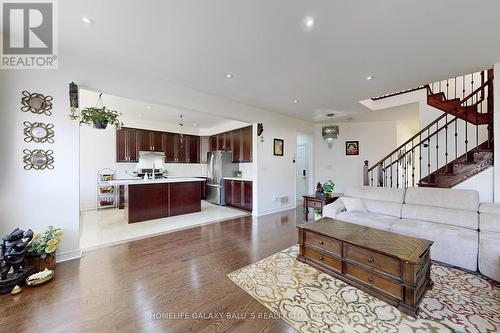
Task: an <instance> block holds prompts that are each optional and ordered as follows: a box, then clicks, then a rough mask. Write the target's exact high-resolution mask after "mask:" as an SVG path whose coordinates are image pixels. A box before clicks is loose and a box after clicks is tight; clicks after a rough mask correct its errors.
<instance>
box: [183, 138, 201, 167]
mask: <svg viewBox="0 0 500 333" xmlns="http://www.w3.org/2000/svg"><path fill="white" fill-rule="evenodd" d="M186 144H187V147H188V151H187V162H188V163H200V137H199V136H194V135H189V136H187V141H186Z"/></svg>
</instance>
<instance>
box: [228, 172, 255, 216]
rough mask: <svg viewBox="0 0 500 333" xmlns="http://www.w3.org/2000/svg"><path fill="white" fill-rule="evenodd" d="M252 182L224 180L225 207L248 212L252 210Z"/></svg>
mask: <svg viewBox="0 0 500 333" xmlns="http://www.w3.org/2000/svg"><path fill="white" fill-rule="evenodd" d="M252 187H253V186H252V182H251V181H244V180H225V181H224V190H225V192H226V205H227V206H232V207H236V208H240V209H244V210H248V211H250V212H251V211H252V209H253V197H252V196H253V193H252Z"/></svg>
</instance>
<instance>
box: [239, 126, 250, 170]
mask: <svg viewBox="0 0 500 333" xmlns="http://www.w3.org/2000/svg"><path fill="white" fill-rule="evenodd" d="M241 141H242V156H241V159H240V162H252V127H246V128H244V129H242V130H241Z"/></svg>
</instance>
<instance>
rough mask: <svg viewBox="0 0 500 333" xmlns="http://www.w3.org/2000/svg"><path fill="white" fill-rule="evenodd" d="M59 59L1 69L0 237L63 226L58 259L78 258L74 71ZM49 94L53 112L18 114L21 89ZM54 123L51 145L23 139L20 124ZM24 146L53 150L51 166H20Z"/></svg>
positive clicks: (21, 125) (77, 162)
mask: <svg viewBox="0 0 500 333" xmlns="http://www.w3.org/2000/svg"><path fill="white" fill-rule="evenodd" d="M65 65H66V64H65V63H64V62H61V63H60V68H61V69H60V70H34V71H31V70H1V71H0V72H1V73H0V142H2V144H1V146H0V156H2V157H1V162H2V163H1V164H0V165H1V170H0V221H1V223H0V235H2V236H3V235H4V234H6V233H8V232H10V231H12V229H13V228H14V227H20V228H22V229H28V228H31V229H33V230H36V231H43V230H44V229H45V228H46V227H47V226H49V225H54V226H56V227H60V228H62V231H63V233H64V235H63V239H62V241H61V244H60V246H59V249H58V258H57V259H58V260H59V261H60V260H66V259H70V258H75V257H79V256H80V254H81V252H80V249H79V220H78V167H79V154H78V133H79V130H78V123H77V122H75V121H71V120H70V119H69V118H68V116H67V115H68V113H69V95H68V84H69V83H70V82H71V81H72V80H74V78H75V74H74V73H73V72H72V71H71V70H70V69H69V68H68V67H67V66H65ZM23 90H27V91H29V92H30V93H33V92H37V93H41V94H44V95H50V96H52V97H53V98H54V100H53V110H52V112H53V114H52V116H46V115H36V114H33V113H25V112H21V111H20V109H21V92H22V91H23ZM24 121H30V122H44V123H52V124H54V130H55V143H54V144H36V143H25V142H24V141H23V139H24V135H23V122H24ZM23 149H52V150H53V151H54V161H55V162H54V166H55V168H54V169H53V170H43V171H42V170H40V171H36V170H29V171H28V170H24V169H23Z"/></svg>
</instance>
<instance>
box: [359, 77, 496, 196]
mask: <svg viewBox="0 0 500 333" xmlns="http://www.w3.org/2000/svg"><path fill="white" fill-rule="evenodd" d="M486 74H487V76H486ZM469 76H470V78H469ZM485 78H486V79H485ZM479 82H480V83H479ZM469 83H470V88H469ZM450 84H453V87H450ZM475 84H476V86H479V87H474V85H475ZM424 87H425V88H426V91H427V95H428V104H429V105H431V106H433V107H435V108H437V109H440V110H442V111H443V114H442V115H441V116H440V117H438V118H437V119H436V120H434V121H433V122H431V123H430V124H429V125H428V126H426V127H425V128H423V129H422V130H421V131H420V132H419V133H417V134H416V135H414V136H413V137H412V138H410V139H409V140H408V141H406V142H405V143H403V144H402V145H401V146H400V147H398V148H396V149H395V150H394V151H393V152H392V153H390V154H389V155H387V156H386V157H385V158H384V159H382V160H381V161H380V162H378V163H377V164H374V165H373V166H372V167H371V168H369V171H370V172H371V185H372V186H386V187H389V186H390V187H394V186H395V187H403V188H406V187H409V186H439V184H438V181H440V182H441V183H443V181H444V183H446V184H447V185H446V186H452V184H453V182H455V181H457V180H456V179H455V180H453V181H451V180H450V179H452V178H453V177H455V178H457V179H458V178H460V177H461V175H460V174H458V176H457V174H456V173H457V172H463V173H464V175H465V171H464V170H469V171H468V172H469V173H468V174H467V175H472V174H474V173H477V172H480V171H481V170H484V168H485V167H487V166H488V165H491V163H492V145H493V133H492V122H493V70H488V71H483V72H480V73H476V74H467V75H463V76H461V77H454V78H452V79H448V80H442V81H439V82H434V83H432V84H429V85H425V86H421V87H419V88H415V89H409V90H406V91H404V92H398V93H395V94H389V95H385V96H382V97H378V98H376V99H381V98H387V97H390V96H394V95H396V94H401V93H407V92H410V91H415V90H417V89H421V88H424ZM459 89H460V90H462V98H460V97H459ZM469 89H470V92H469ZM451 93H453V96H451ZM452 97H453V98H452ZM376 99H374V100H376ZM483 104H484V105H485V106H484V109H485V110H487V111H486V112H484V111H483ZM450 117H451V119H450ZM443 121H444V124H443ZM462 123H463V124H464V128H463V129H462ZM469 123H471V124H472V127H471V128H469ZM450 125H453V132H452V133H454V146H455V148H454V150H455V158H454V160H452V161H450V158H449V157H450V155H451V149H453V148H452V147H453V141H451V142H450V140H449V138H448V134H449V133H448V132H450V131H451V129H450V128H449V126H450ZM479 125H487V128H486V131H484V130H481V128H480V127H479ZM474 127H475V129H474ZM474 130H475V133H474V132H471V131H474ZM469 132H470V133H469ZM483 133H486V134H487V136H488V138H487V141H486V142H483V143H480V142H481V141H482V138H483V137H484V134H483ZM440 135H441V136H444V138H443V137H440ZM450 135H453V134H450ZM462 135H463V136H462ZM470 135H473V136H472V138H471V137H470ZM474 136H475V144H474V145H473V147H471V143H472V142H474ZM462 138H463V140H464V141H461V140H462ZM415 140H417V142H415ZM459 140H460V141H459ZM462 142H463V144H462ZM440 143H441V147H440ZM450 143H451V145H450V147H448V145H449V144H450ZM443 144H444V145H445V147H444V149H443V147H442V145H443ZM417 148H418V150H417ZM440 148H441V149H440ZM423 149H427V154H426V155H424V154H425V151H423ZM431 149H435V150H436V151H435V152H434V151H431ZM417 153H418V154H417ZM434 153H435V155H434ZM443 155H444V156H443ZM434 156H435V158H436V159H435V161H433V160H432V159H431V157H434ZM415 158H418V163H419V165H418V166H419V168H418V170H417V168H416V167H417V166H416V165H415ZM425 160H426V161H425ZM423 161H425V162H426V164H427V170H426V172H425V171H424V170H423V169H422V166H424V168H425V164H424V163H423ZM463 162H467V163H463ZM488 163H489V164H488ZM457 164H458V165H460V167H457V168H454V165H457ZM476 164H477V170H472V171H471V167H474V166H476ZM394 167H395V168H396V170H394V169H393V168H394ZM375 168H378V170H377V171H378V172H376V173H377V175H376V176H374V175H373V172H374V169H375ZM410 168H411V170H410ZM478 170H479V171H478ZM389 172H390V174H389V175H387V174H388V173H389ZM410 172H411V180H410V179H409V178H410ZM394 177H396V181H394V179H393V178H394ZM417 177H418V178H417ZM373 178H377V179H376V181H375V179H373ZM415 178H417V180H415ZM419 180H420V181H419ZM458 181H459V182H460V181H463V179H461V178H460V179H458Z"/></svg>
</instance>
